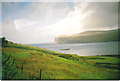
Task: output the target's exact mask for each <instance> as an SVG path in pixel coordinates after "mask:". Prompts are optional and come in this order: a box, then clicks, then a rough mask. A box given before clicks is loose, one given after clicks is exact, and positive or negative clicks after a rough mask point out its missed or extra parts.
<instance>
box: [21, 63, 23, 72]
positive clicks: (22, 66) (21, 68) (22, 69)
mask: <svg viewBox="0 0 120 81" xmlns="http://www.w3.org/2000/svg"><path fill="white" fill-rule="evenodd" d="M22 72H23V64H22V67H21V73H22Z"/></svg>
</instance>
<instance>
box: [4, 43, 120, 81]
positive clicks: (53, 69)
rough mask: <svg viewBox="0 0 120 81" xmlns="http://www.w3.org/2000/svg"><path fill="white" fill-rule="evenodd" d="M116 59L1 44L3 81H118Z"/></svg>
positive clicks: (117, 57) (115, 57)
mask: <svg viewBox="0 0 120 81" xmlns="http://www.w3.org/2000/svg"><path fill="white" fill-rule="evenodd" d="M118 59H119V56H117V55H102V56H78V55H75V54H64V53H59V52H55V51H50V50H47V49H43V48H38V47H34V46H28V45H22V44H16V43H13V42H9V41H8V42H7V43H4V45H3V47H2V79H3V80H12V79H13V80H15V79H17V80H21V79H24V80H40V79H42V80H50V79H52V80H58V79H64V80H65V79H81V80H85V79H86V80H87V79H100V80H103V79H119V71H120V70H119V64H120V63H119V61H118Z"/></svg>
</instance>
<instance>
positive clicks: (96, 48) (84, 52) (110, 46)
mask: <svg viewBox="0 0 120 81" xmlns="http://www.w3.org/2000/svg"><path fill="white" fill-rule="evenodd" d="M118 44H120V42H99V43H79V44H54V43H49V44H47V43H46V44H32V46H36V47H40V48H45V49H49V50H52V51H57V52H61V53H66V54H77V55H79V56H95V55H118V54H119V52H118V51H119V48H118ZM61 49H70V50H61Z"/></svg>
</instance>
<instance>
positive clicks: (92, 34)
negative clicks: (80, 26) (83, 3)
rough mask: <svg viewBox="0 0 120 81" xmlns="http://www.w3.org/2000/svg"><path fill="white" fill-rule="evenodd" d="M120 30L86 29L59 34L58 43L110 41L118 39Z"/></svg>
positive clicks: (56, 40)
mask: <svg viewBox="0 0 120 81" xmlns="http://www.w3.org/2000/svg"><path fill="white" fill-rule="evenodd" d="M119 31H120V29H119V30H110V31H85V32H82V33H79V34H75V35H70V36H58V37H56V39H55V42H56V43H88V42H89V43H90V42H109V41H118V38H119V37H118V32H119Z"/></svg>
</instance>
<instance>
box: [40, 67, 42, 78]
mask: <svg viewBox="0 0 120 81" xmlns="http://www.w3.org/2000/svg"><path fill="white" fill-rule="evenodd" d="M41 76H42V70H41V69H40V80H41Z"/></svg>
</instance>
